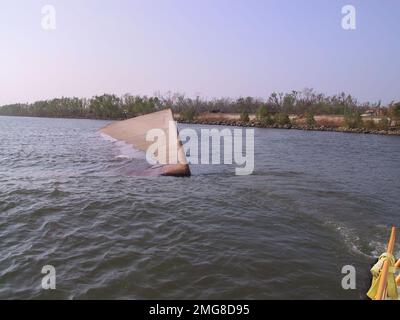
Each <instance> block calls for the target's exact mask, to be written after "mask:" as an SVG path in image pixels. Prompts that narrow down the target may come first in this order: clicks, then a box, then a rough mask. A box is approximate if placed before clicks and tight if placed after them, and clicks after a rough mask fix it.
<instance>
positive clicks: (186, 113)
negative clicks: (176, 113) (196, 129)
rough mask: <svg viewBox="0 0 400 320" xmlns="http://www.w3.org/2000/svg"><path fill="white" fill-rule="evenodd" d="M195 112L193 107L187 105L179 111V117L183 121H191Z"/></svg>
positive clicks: (195, 114) (194, 116)
mask: <svg viewBox="0 0 400 320" xmlns="http://www.w3.org/2000/svg"><path fill="white" fill-rule="evenodd" d="M196 116H197V112H196V109H195V108H193V107H188V108H186V109H185V110H183V111H182V112H181V113H180V118H181V119H182V120H185V121H192V120H194V119H195V118H196Z"/></svg>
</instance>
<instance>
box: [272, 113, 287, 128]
mask: <svg viewBox="0 0 400 320" xmlns="http://www.w3.org/2000/svg"><path fill="white" fill-rule="evenodd" d="M274 120H275V123H276V124H278V125H280V126H284V125H287V124H290V119H289V115H288V114H287V113H284V112H279V113H277V114H276V115H275V117H274Z"/></svg>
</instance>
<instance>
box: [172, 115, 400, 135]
mask: <svg viewBox="0 0 400 320" xmlns="http://www.w3.org/2000/svg"><path fill="white" fill-rule="evenodd" d="M178 122H179V123H185V124H199V125H213V126H234V127H246V128H260V129H286V130H301V131H320V132H342V133H358V134H375V135H387V136H400V130H396V129H394V130H368V129H361V128H355V129H350V128H345V127H339V128H332V127H325V126H312V127H309V126H299V125H292V124H286V125H277V124H274V125H268V126H266V125H261V124H260V123H259V122H257V121H250V122H243V121H235V120H233V121H232V120H231V121H226V120H225V121H215V120H206V119H202V120H178Z"/></svg>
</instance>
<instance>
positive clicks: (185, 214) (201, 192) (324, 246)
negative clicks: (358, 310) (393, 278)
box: [0, 117, 400, 299]
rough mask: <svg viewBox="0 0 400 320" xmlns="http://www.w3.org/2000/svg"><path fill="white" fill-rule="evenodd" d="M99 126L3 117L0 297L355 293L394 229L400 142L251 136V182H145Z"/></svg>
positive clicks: (223, 175)
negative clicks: (346, 271) (51, 284)
mask: <svg viewBox="0 0 400 320" xmlns="http://www.w3.org/2000/svg"><path fill="white" fill-rule="evenodd" d="M106 123H107V122H104V121H92V120H65V119H39V118H12V117H0V138H1V144H0V298H3V299H10V298H23V299H30V298H35V299H44V298H52V299H91V298H94V299H108V298H111V299H184V298H185V299H192V298H194V299H198V298H199V299H200V298H201V299H217V298H223V299H253V298H256V299H273V298H274V299H296V298H299V299H309V298H310V299H325V298H332V299H359V298H361V297H362V296H363V294H364V293H365V290H366V288H367V287H368V282H369V268H370V266H371V264H372V263H373V262H374V258H375V257H376V256H377V255H379V254H380V253H381V252H383V251H384V250H385V243H386V242H387V238H388V232H389V226H390V225H392V224H397V225H399V219H400V216H399V215H400V211H399V207H400V198H399V195H400V180H399V177H400V166H399V163H400V138H399V137H388V136H372V135H371V136H369V135H354V134H343V133H327V132H326V133H325V132H302V131H290V130H270V129H256V132H255V134H256V169H255V172H254V174H253V175H251V176H244V177H243V176H241V177H239V176H235V175H234V171H233V168H232V167H221V166H196V167H194V168H193V176H192V177H190V178H171V177H152V178H150V177H147V178H146V177H129V176H126V175H125V174H124V172H125V170H126V168H128V167H132V166H133V167H135V166H140V165H143V160H142V159H133V160H132V159H126V158H123V157H118V156H120V155H121V152H123V150H121V148H120V147H119V146H118V145H116V144H115V143H111V142H110V141H107V140H105V139H103V138H102V137H101V136H100V135H99V134H98V133H97V130H98V129H99V128H100V127H102V126H103V125H105V124H106ZM192 127H193V128H197V129H198V128H199V127H197V126H192ZM398 248H400V247H398ZM397 253H399V250H398V249H397ZM47 264H51V265H54V266H55V267H56V271H57V289H56V290H55V291H51V292H49V291H44V290H42V289H41V279H42V275H41V268H42V267H43V266H44V265H47ZM348 264H350V265H353V266H355V267H356V268H357V271H358V273H357V290H355V291H344V290H343V289H342V288H341V278H342V276H343V275H342V274H341V268H342V266H344V265H348Z"/></svg>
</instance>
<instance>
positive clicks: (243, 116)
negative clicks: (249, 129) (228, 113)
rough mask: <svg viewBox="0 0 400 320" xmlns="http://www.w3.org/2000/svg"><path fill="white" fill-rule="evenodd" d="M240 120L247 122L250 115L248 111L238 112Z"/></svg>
mask: <svg viewBox="0 0 400 320" xmlns="http://www.w3.org/2000/svg"><path fill="white" fill-rule="evenodd" d="M240 121H243V122H249V121H250V116H249V113H248V112H247V111H245V110H244V111H242V113H241V114H240Z"/></svg>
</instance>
